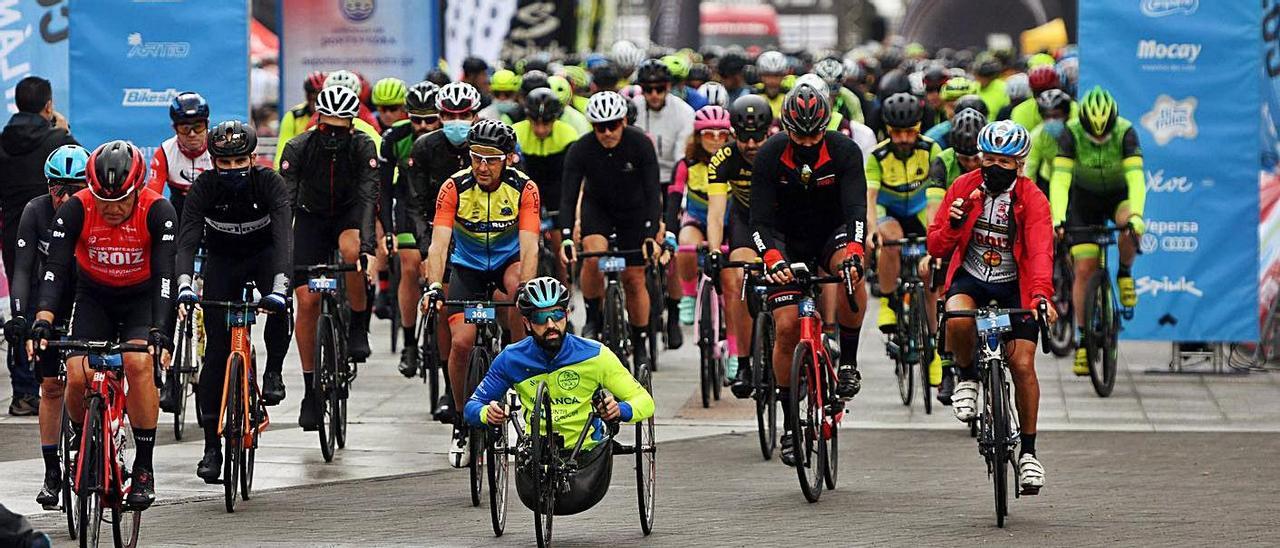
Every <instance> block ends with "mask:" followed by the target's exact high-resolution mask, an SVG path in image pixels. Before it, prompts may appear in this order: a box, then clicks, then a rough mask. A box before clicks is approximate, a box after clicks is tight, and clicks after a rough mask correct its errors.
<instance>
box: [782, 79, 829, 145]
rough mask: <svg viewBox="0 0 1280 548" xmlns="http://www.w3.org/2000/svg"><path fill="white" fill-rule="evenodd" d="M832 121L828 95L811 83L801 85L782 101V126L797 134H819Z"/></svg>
mask: <svg viewBox="0 0 1280 548" xmlns="http://www.w3.org/2000/svg"><path fill="white" fill-rule="evenodd" d="M830 121H831V105H830V104H829V103H828V102H827V96H826V95H825V94H823V93H822V92H821V91H819V90H817V89H815V88H814V87H813V86H810V85H800V86H796V88H795V89H792V90H791V92H790V93H787V98H786V99H784V100H783V101H782V127H783V129H786V130H787V131H788V132H790V133H794V134H796V135H817V134H819V133H822V132H823V131H826V129H827V124H828V123H829V122H830Z"/></svg>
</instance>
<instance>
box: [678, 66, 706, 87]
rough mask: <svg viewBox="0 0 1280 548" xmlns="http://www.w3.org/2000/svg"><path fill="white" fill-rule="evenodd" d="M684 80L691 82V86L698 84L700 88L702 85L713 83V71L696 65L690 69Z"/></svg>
mask: <svg viewBox="0 0 1280 548" xmlns="http://www.w3.org/2000/svg"><path fill="white" fill-rule="evenodd" d="M684 79H685V81H686V82H689V85H693V84H694V83H698V86H699V87H701V86H702V84H704V83H707V82H709V81H711V69H709V68H707V66H706V65H704V64H702V63H694V64H693V66H690V67H689V74H688V75H687V76H685V78H684Z"/></svg>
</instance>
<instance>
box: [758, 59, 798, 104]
mask: <svg viewBox="0 0 1280 548" xmlns="http://www.w3.org/2000/svg"><path fill="white" fill-rule="evenodd" d="M756 73H757V74H758V75H759V76H760V84H761V88H760V92H761V93H762V94H763V95H764V96H765V99H768V100H769V108H770V109H772V110H773V118H774V119H775V120H777V119H781V118H780V116H779V113H780V111H781V110H782V101H783V99H784V98H785V97H786V95H785V93H784V92H785V91H786V90H784V89H783V88H782V79H783V78H785V77H786V76H787V75H788V74H790V68H789V67H788V65H787V56H786V55H783V54H782V52H778V51H772V50H770V51H766V52H764V53H761V54H760V56H759V57H756Z"/></svg>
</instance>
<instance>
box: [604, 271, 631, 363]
mask: <svg viewBox="0 0 1280 548" xmlns="http://www.w3.org/2000/svg"><path fill="white" fill-rule="evenodd" d="M625 303H626V301H625V300H624V298H623V296H622V287H621V286H619V285H618V284H609V285H608V286H607V287H606V288H605V290H604V325H603V326H601V332H600V334H599V335H597V336H598V337H599V338H600V340H601V341H602V342H604V344H605V345H607V346H608V347H609V349H610V350H613V353H614V354H617V355H618V358H619V359H621V360H622V361H623V365H624V366H625V365H627V364H628V363H631V364H632V365H634V362H635V360H633V359H632V357H631V356H630V355H629V354H628V353H627V344H628V342H627V320H626V310H625V306H624V305H625ZM631 371H632V373H633V374H634V373H635V369H632V370H631Z"/></svg>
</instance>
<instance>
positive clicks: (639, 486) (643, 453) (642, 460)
mask: <svg viewBox="0 0 1280 548" xmlns="http://www.w3.org/2000/svg"><path fill="white" fill-rule="evenodd" d="M638 380H639V382H640V385H641V386H643V387H644V389H645V390H646V391H648V392H650V393H652V392H653V374H652V373H650V372H649V369H648V368H647V367H644V366H641V368H640V377H639V379H638ZM653 425H654V419H653V417H652V416H650V417H649V418H647V419H645V420H643V421H640V422H638V423H636V447H635V449H636V497H637V499H638V500H637V502H638V504H639V507H640V531H641V532H643V533H644V535H645V536H649V533H652V532H653V516H654V512H655V510H657V504H656V502H655V500H656V499H655V497H656V495H657V492H658V442H657V440H656V439H655V438H654V426H653Z"/></svg>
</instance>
